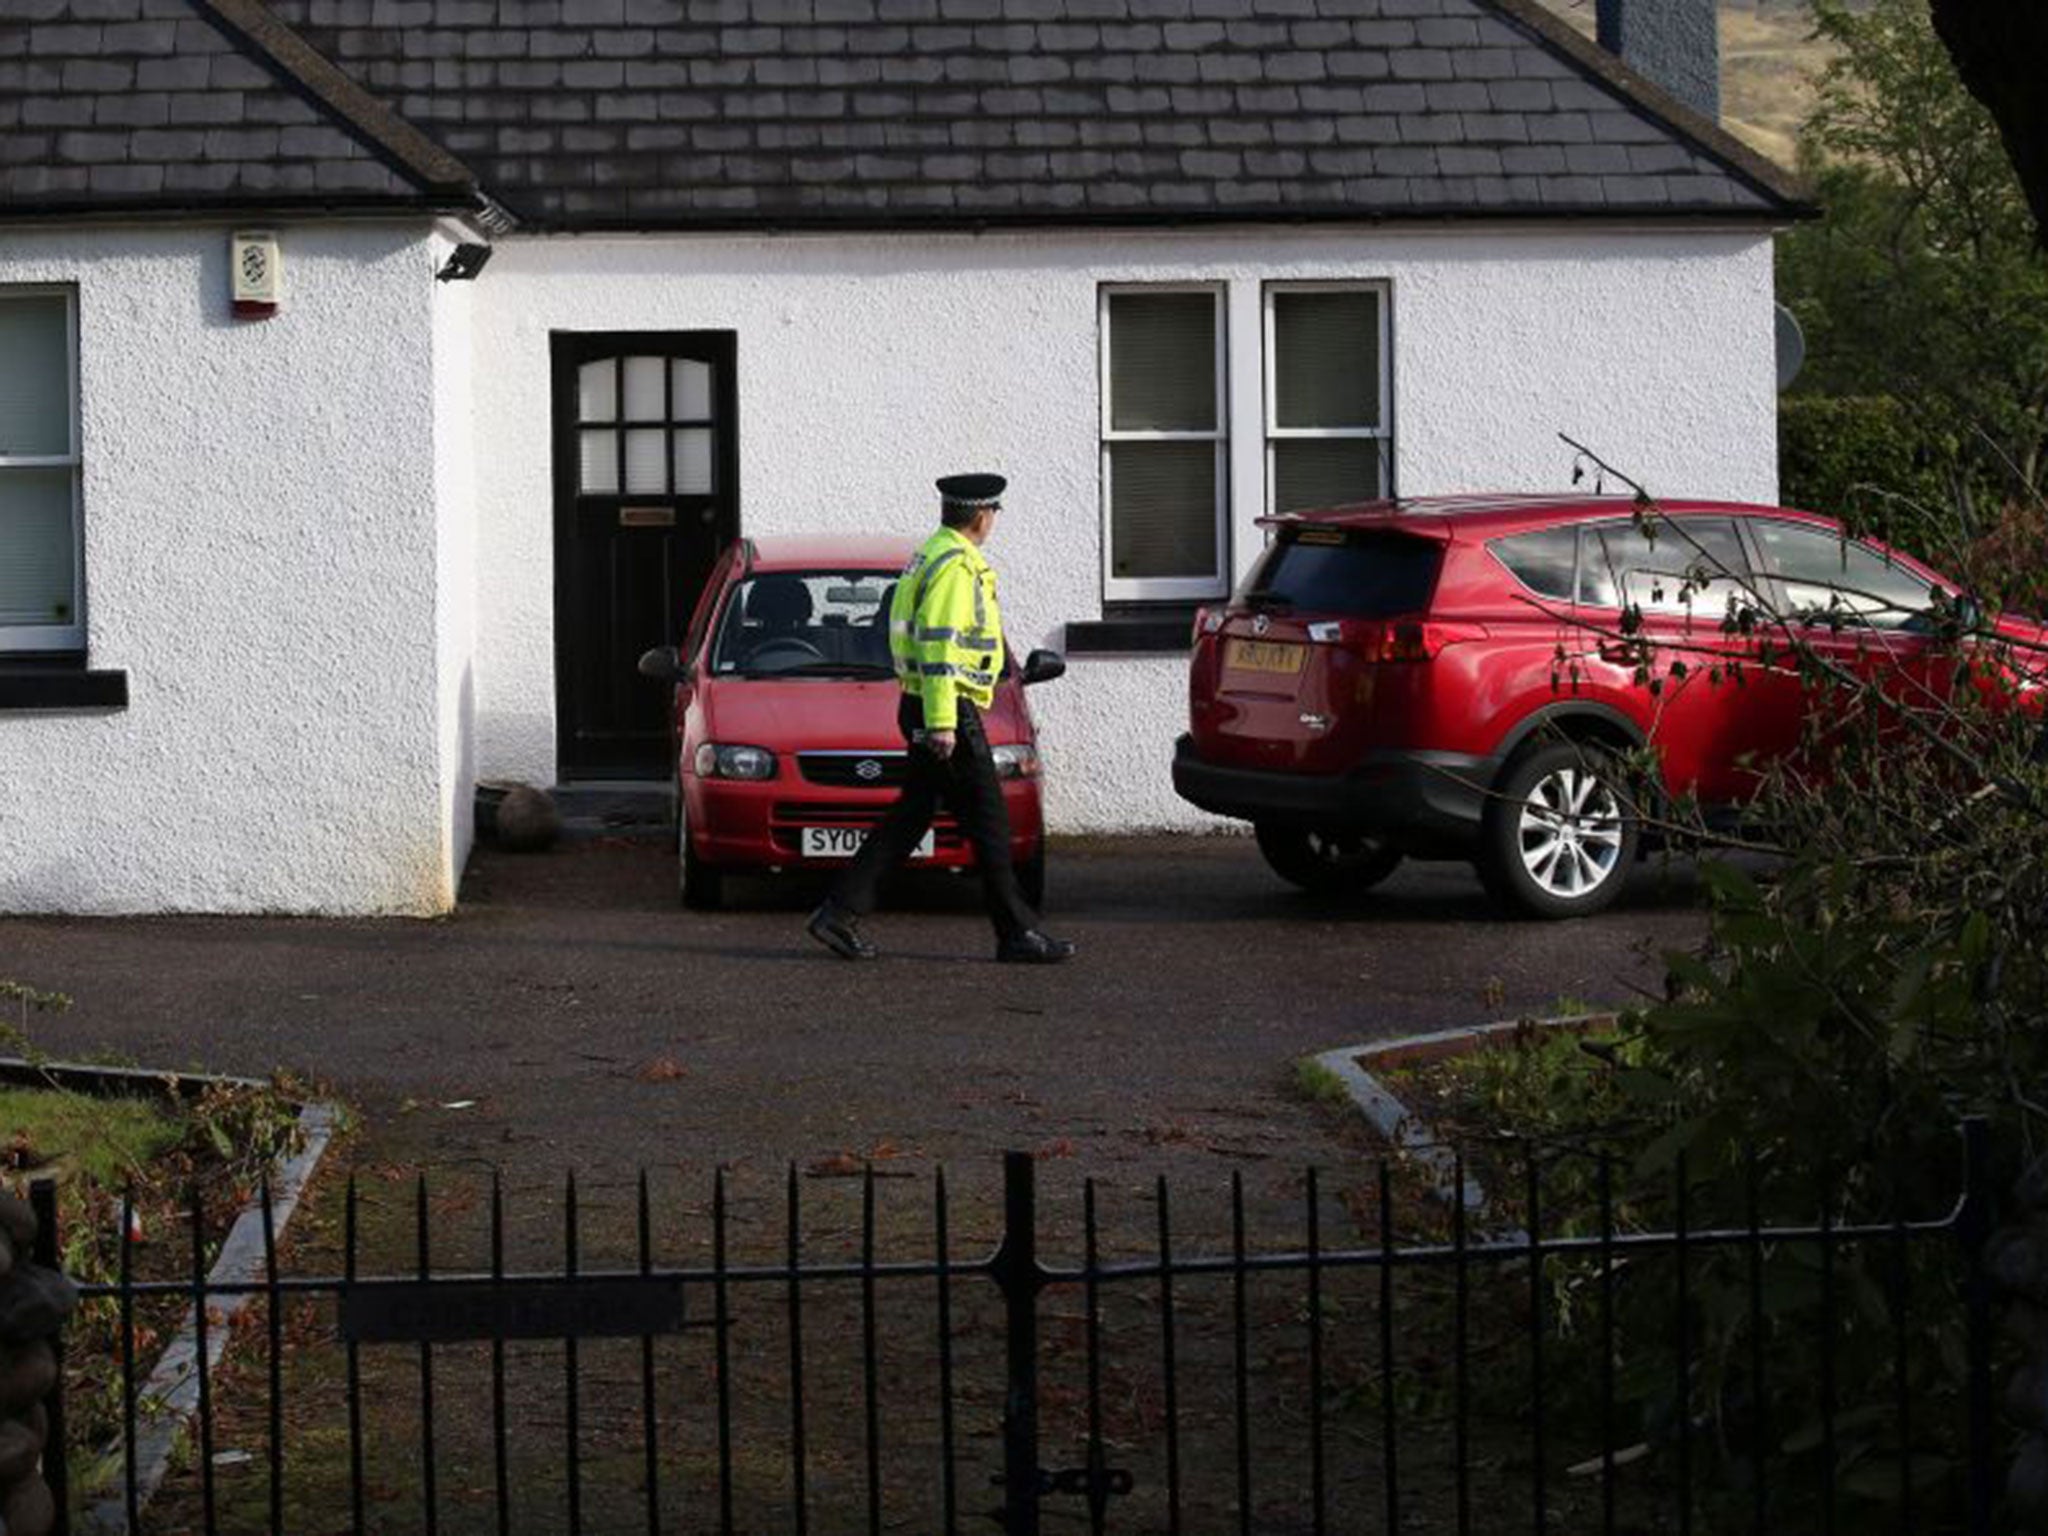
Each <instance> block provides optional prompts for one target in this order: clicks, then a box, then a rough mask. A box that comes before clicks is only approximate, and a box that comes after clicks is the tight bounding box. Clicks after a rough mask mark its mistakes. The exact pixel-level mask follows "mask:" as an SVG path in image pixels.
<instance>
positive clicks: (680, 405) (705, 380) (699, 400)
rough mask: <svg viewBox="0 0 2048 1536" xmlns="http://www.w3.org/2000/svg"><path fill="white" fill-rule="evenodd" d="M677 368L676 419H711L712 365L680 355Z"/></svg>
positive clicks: (675, 366) (676, 364)
mask: <svg viewBox="0 0 2048 1536" xmlns="http://www.w3.org/2000/svg"><path fill="white" fill-rule="evenodd" d="M673 367H674V370H675V394H676V400H675V411H676V414H675V419H676V420H677V421H709V420H710V419H711V365H710V364H709V363H699V362H695V361H693V360H692V359H690V358H686V357H679V358H677V359H676V361H675V363H674V365H673Z"/></svg>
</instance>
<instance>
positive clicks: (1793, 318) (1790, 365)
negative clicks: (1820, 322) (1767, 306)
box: [1775, 304, 1806, 394]
mask: <svg viewBox="0 0 2048 1536" xmlns="http://www.w3.org/2000/svg"><path fill="white" fill-rule="evenodd" d="M1775 307H1776V309H1777V311H1778V390H1779V393H1781V394H1782V393H1783V392H1784V391H1786V390H1788V389H1790V388H1791V387H1792V381H1793V380H1794V379H1796V378H1798V377H1799V370H1800V369H1801V368H1802V367H1804V366H1805V365H1806V333H1805V332H1804V331H1802V330H1800V329H1799V317H1798V316H1797V315H1795V314H1793V313H1792V311H1791V310H1789V309H1787V308H1786V307H1785V306H1784V305H1782V304H1779V305H1777V306H1775Z"/></svg>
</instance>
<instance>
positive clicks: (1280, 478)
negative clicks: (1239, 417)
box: [1273, 437, 1380, 512]
mask: <svg viewBox="0 0 2048 1536" xmlns="http://www.w3.org/2000/svg"><path fill="white" fill-rule="evenodd" d="M1379 495H1380V445H1379V443H1378V441H1377V440H1376V439H1373V438H1369V437H1351V438H1341V437H1340V438H1327V437H1325V438H1313V437H1297V438H1283V439H1281V440H1280V441H1278V442H1275V443H1274V444H1273V510H1274V511H1275V512H1304V511H1307V510H1309V509H1310V508H1312V507H1338V506H1343V505H1344V504H1345V503H1346V502H1352V501H1372V500H1375V499H1377V498H1378V496H1379Z"/></svg>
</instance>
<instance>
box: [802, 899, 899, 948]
mask: <svg viewBox="0 0 2048 1536" xmlns="http://www.w3.org/2000/svg"><path fill="white" fill-rule="evenodd" d="M804 932H805V933H808V934H809V935H810V936H811V937H812V938H814V939H816V940H817V941H818V942H819V943H820V944H822V945H824V946H825V947H826V948H827V949H829V950H831V951H832V953H833V954H835V955H837V956H838V957H839V958H840V959H842V960H872V959H874V958H875V957H876V956H878V955H879V954H881V951H880V950H879V949H877V948H875V946H874V945H872V944H870V943H869V942H868V941H867V940H866V939H864V938H862V937H861V933H860V919H859V918H857V917H855V916H854V915H853V914H852V913H851V912H849V911H847V910H846V909H845V908H844V907H841V906H836V905H834V904H833V903H832V902H829V901H828V902H826V903H825V904H824V905H823V906H821V907H819V908H818V910H817V911H815V912H813V913H812V914H811V920H810V921H809V922H808V923H805V924H804Z"/></svg>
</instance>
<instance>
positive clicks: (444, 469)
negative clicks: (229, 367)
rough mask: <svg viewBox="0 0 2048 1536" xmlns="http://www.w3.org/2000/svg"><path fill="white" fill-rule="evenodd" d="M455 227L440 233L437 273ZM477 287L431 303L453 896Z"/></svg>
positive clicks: (468, 747) (470, 813)
mask: <svg viewBox="0 0 2048 1536" xmlns="http://www.w3.org/2000/svg"><path fill="white" fill-rule="evenodd" d="M462 234H463V232H461V231H443V232H437V233H436V235H435V236H434V239H433V242H432V246H431V249H430V259H431V261H432V263H433V265H434V267H435V269H436V270H437V271H438V270H439V268H440V266H441V264H442V263H443V262H445V261H446V260H447V259H448V257H449V255H450V254H451V253H452V252H453V251H454V249H455V246H456V244H457V243H458V242H459V241H460V240H461V238H462ZM475 293H476V284H474V283H471V282H446V283H442V282H436V283H434V284H433V285H432V290H431V294H432V303H433V341H434V360H433V379H434V500H435V504H436V507H437V509H438V515H437V517H436V519H435V527H436V530H437V535H436V541H435V557H434V558H435V566H436V571H437V574H436V578H435V589H436V602H435V611H434V641H435V656H436V665H437V667H438V669H439V673H440V687H439V689H438V694H437V697H438V701H439V712H440V740H439V746H440V759H439V761H440V778H441V838H442V855H441V856H442V865H443V870H444V873H445V875H446V877H447V880H448V882H449V884H448V889H447V892H446V900H447V903H448V904H452V903H453V901H454V899H455V887H456V885H457V884H459V882H460V880H461V875H462V867H463V865H464V864H466V863H467V862H468V861H469V849H470V844H471V843H472V842H474V841H475V835H476V669H475V661H476V435H475V431H474V427H475V400H474V398H473V386H472V369H471V351H472V349H471V337H470V327H471V320H472V316H473V314H474V311H475V302H474V296H475Z"/></svg>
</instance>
